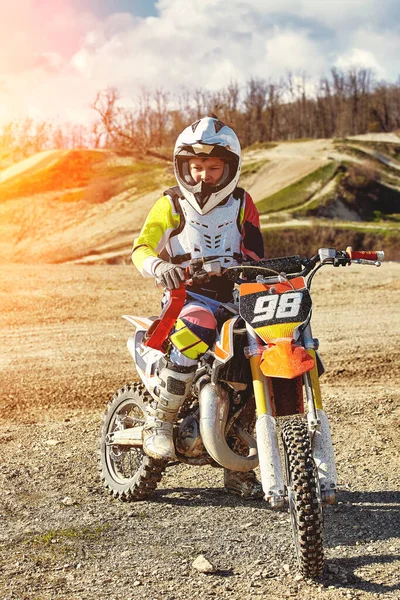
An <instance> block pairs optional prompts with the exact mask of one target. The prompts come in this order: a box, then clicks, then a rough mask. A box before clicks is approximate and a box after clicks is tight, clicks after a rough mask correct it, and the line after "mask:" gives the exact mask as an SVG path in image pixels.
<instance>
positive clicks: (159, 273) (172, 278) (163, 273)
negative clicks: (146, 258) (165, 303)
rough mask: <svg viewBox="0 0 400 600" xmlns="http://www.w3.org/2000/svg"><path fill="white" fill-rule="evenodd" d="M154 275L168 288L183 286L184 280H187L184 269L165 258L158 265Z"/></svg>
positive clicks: (173, 288)
mask: <svg viewBox="0 0 400 600" xmlns="http://www.w3.org/2000/svg"><path fill="white" fill-rule="evenodd" d="M154 275H155V276H156V277H157V279H159V280H160V281H161V283H162V284H163V286H164V287H165V288H167V290H176V289H178V288H179V287H180V286H181V283H182V281H185V271H184V269H182V267H178V266H177V265H172V264H171V263H169V262H167V261H165V260H163V261H162V262H160V263H159V264H158V265H157V266H156V268H155V269H154Z"/></svg>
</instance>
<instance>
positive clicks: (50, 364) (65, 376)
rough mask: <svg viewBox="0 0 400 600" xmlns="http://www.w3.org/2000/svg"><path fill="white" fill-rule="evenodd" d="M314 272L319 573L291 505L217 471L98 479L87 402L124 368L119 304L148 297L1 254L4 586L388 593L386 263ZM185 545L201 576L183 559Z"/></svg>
mask: <svg viewBox="0 0 400 600" xmlns="http://www.w3.org/2000/svg"><path fill="white" fill-rule="evenodd" d="M313 287H314V317H313V318H314V335H315V336H317V337H318V338H319V339H320V342H321V353H322V357H323V359H324V362H325V366H326V368H327V373H326V374H325V375H324V378H323V380H322V384H323V394H324V398H325V407H326V410H327V412H328V414H329V416H330V419H331V424H332V430H333V437H334V442H335V452H336V456H337V466H338V473H339V481H340V484H341V493H340V496H339V504H338V506H336V507H333V508H329V509H327V510H326V513H325V546H326V556H327V565H328V566H327V572H326V575H325V576H324V578H323V580H322V581H321V582H319V583H317V584H315V583H310V582H306V581H303V580H302V579H299V578H298V577H297V576H296V570H295V561H294V552H293V548H292V543H291V537H290V529H289V517H288V514H287V513H286V512H285V511H282V512H278V513H273V512H271V511H270V510H269V509H268V508H267V507H266V506H265V504H264V503H263V502H261V501H257V502H253V503H247V504H246V502H244V501H242V500H240V499H236V498H235V497H230V496H227V495H225V494H224V493H223V491H222V472H221V471H220V470H218V469H212V468H211V467H202V468H193V467H190V468H189V467H185V466H179V467H176V466H175V467H171V468H170V469H168V470H167V473H166V475H165V477H164V479H163V480H162V482H161V484H160V485H159V488H158V490H157V491H156V492H155V494H154V496H153V499H152V500H151V501H147V502H139V503H136V504H123V503H119V502H117V501H114V500H112V499H111V498H110V497H108V496H107V495H106V494H105V493H104V492H103V490H102V488H101V487H100V482H99V479H98V477H97V462H96V461H97V458H96V444H97V436H98V431H99V423H100V416H101V414H102V412H103V409H104V406H105V403H106V401H107V399H108V398H109V397H110V396H111V395H112V393H113V392H114V390H115V389H116V388H118V387H120V386H121V385H122V384H124V383H125V382H129V381H132V380H133V379H135V374H134V371H133V367H132V363H131V359H130V357H129V355H128V351H127V349H126V347H125V340H126V338H127V337H128V335H129V333H130V326H129V324H128V323H127V322H126V321H124V320H123V319H121V318H120V315H122V314H126V313H128V314H129V313H130V314H151V313H154V312H157V311H158V297H159V293H158V292H155V291H154V288H152V283H151V282H149V281H148V280H144V279H142V278H141V277H140V276H139V275H137V274H136V273H135V272H134V270H133V268H132V267H125V266H113V267H107V266H96V267H86V266H65V265H63V266H44V267H43V266H42V267H23V266H6V267H2V271H1V275H0V306H1V313H0V324H1V330H0V338H1V347H2V352H1V355H0V368H1V392H2V394H1V402H0V417H1V430H0V444H1V448H2V458H1V459H0V482H1V485H0V543H1V563H0V598H1V599H3V598H4V600H5V599H7V600H8V599H10V600H11V599H18V600H23V599H26V600H28V599H29V600H33V599H36V600H39V599H40V600H47V599H53V598H54V599H56V598H57V599H58V598H61V599H68V600H78V599H81V600H83V599H90V600H92V599H95V598H96V599H97V598H101V599H102V600H103V599H104V600H106V599H107V600H108V599H113V598H118V599H119V600H128V599H133V598H135V599H139V600H144V599H146V600H151V599H157V600H173V599H174V600H178V599H187V598H193V599H202V598H215V599H220V598H221V599H222V598H232V599H239V598H240V599H241V600H242V599H244V600H250V599H253V598H258V597H263V598H274V599H280V598H285V597H291V598H297V599H299V600H300V598H301V599H302V600H303V599H306V600H308V599H312V598H322V599H324V600H331V599H334V598H373V597H379V598H396V599H398V598H400V581H399V580H400V578H399V570H400V541H399V538H400V526H399V524H400V519H399V508H400V476H399V462H400V461H399V424H400V415H399V404H400V403H399V399H400V397H399V366H400V353H399V345H398V340H399V335H400V308H399V301H398V298H399V292H400V264H394V263H388V264H386V265H384V266H382V267H381V268H380V269H375V268H372V267H355V266H352V267H350V268H348V269H333V268H326V269H325V270H322V272H321V273H319V274H318V275H317V276H316V278H315V282H314V284H313ZM199 554H205V555H206V556H207V557H208V558H209V559H210V560H211V561H212V562H213V563H214V564H215V565H216V567H217V569H218V570H217V572H216V573H215V574H212V575H205V574H201V573H197V572H196V571H194V570H193V569H192V566H191V565H192V563H193V560H194V559H195V558H196V557H197V556H198V555H199Z"/></svg>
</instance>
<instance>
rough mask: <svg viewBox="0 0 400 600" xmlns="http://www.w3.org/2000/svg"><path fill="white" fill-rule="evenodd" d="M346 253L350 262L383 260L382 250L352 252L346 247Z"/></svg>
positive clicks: (350, 248) (351, 249)
mask: <svg viewBox="0 0 400 600" xmlns="http://www.w3.org/2000/svg"><path fill="white" fill-rule="evenodd" d="M346 252H347V254H348V255H349V257H350V260H351V261H355V260H368V261H373V262H374V261H379V262H380V261H382V260H384V258H385V253H384V252H383V251H382V250H375V251H372V250H371V251H370V250H353V248H352V247H351V246H347V248H346Z"/></svg>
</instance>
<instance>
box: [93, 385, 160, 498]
mask: <svg viewBox="0 0 400 600" xmlns="http://www.w3.org/2000/svg"><path fill="white" fill-rule="evenodd" d="M150 399H151V397H150V394H149V393H148V392H147V391H146V388H145V387H144V385H143V384H142V383H133V384H132V385H125V387H123V388H122V389H120V390H118V392H117V393H116V394H114V396H113V398H112V400H111V402H109V404H108V407H107V410H106V412H105V413H104V416H103V420H102V425H101V435H100V443H99V473H100V479H101V480H102V482H103V485H104V487H105V488H106V489H107V490H108V492H109V493H110V494H112V495H113V496H114V498H118V499H119V500H123V501H128V502H130V501H134V500H144V499H145V498H147V497H148V496H149V495H150V494H151V493H152V492H153V491H154V490H155V489H156V487H157V483H158V482H159V481H160V480H161V477H162V473H163V471H164V469H165V467H166V464H167V461H163V460H155V459H153V458H150V457H149V456H147V455H146V454H145V453H144V452H143V450H142V448H141V447H137V446H136V447H128V446H118V445H113V446H111V445H109V444H107V443H106V440H107V435H108V434H109V433H111V432H113V431H115V430H116V429H118V428H122V429H127V428H129V427H134V426H137V425H140V424H143V423H144V420H145V416H146V412H145V404H146V402H148V401H149V400H150Z"/></svg>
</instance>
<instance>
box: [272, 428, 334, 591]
mask: <svg viewBox="0 0 400 600" xmlns="http://www.w3.org/2000/svg"><path fill="white" fill-rule="evenodd" d="M282 440H283V451H284V457H285V470H286V481H287V493H288V501H289V512H290V519H291V522H292V531H293V538H294V545H295V549H296V555H297V561H298V564H299V569H300V572H301V573H302V574H303V575H304V576H305V577H308V578H310V579H315V578H317V577H319V576H320V575H321V574H322V571H323V568H324V548H323V515H322V504H321V498H320V491H319V482H318V473H317V469H316V466H315V463H314V460H313V457H312V449H311V440H310V435H309V432H308V428H307V424H306V423H305V422H304V421H301V420H300V419H298V418H292V419H289V420H286V421H285V422H284V423H283V425H282Z"/></svg>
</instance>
